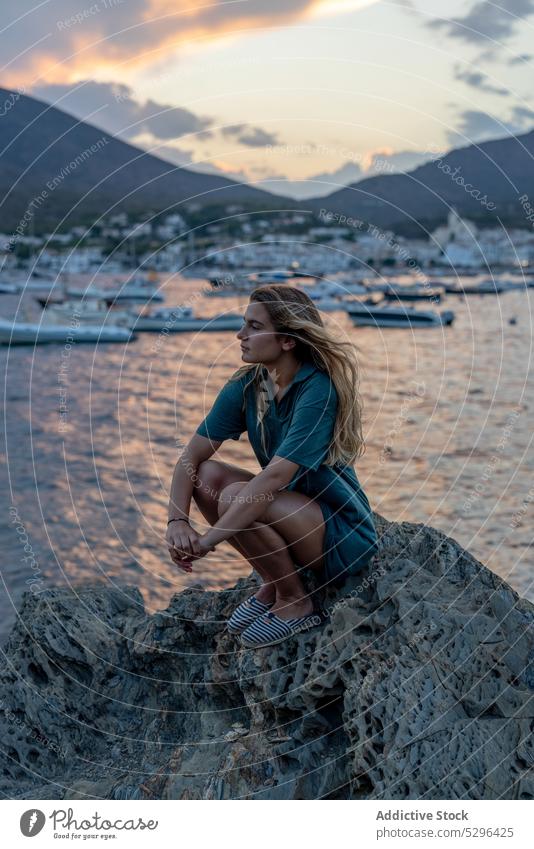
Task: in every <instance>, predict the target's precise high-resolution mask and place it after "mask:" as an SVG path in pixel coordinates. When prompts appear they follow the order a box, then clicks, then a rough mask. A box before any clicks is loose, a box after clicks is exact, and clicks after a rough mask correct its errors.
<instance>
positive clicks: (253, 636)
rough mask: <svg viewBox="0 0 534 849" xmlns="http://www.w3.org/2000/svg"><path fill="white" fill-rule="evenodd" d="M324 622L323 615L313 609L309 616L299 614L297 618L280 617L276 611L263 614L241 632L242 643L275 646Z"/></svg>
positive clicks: (256, 645) (256, 646) (255, 645)
mask: <svg viewBox="0 0 534 849" xmlns="http://www.w3.org/2000/svg"><path fill="white" fill-rule="evenodd" d="M321 622H322V618H321V616H320V615H319V614H318V613H317V612H316V611H312V612H311V613H308V614H307V616H299V617H297V618H295V619H280V617H279V616H277V615H276V613H265V614H264V615H263V616H258V617H257V618H256V619H255V620H254V622H253V623H252V625H249V626H248V628H246V629H245V630H244V631H243V633H242V634H241V643H242V644H243V645H244V646H245V648H250V649H252V648H260V647H261V646H274V645H276V643H281V642H282V641H283V640H287V638H288V637H292V636H293V635H294V634H300V633H301V632H302V631H309V629H310V628H315V626H316V625H320V624H321Z"/></svg>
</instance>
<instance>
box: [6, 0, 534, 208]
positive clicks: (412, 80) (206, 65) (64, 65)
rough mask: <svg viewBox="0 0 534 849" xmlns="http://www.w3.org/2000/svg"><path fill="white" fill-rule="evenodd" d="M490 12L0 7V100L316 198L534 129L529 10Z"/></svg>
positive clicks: (438, 7)
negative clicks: (43, 108) (33, 103)
mask: <svg viewBox="0 0 534 849" xmlns="http://www.w3.org/2000/svg"><path fill="white" fill-rule="evenodd" d="M503 5H504V4H503ZM506 7H507V8H506V10H504V8H502V7H499V6H498V5H495V4H493V3H490V2H486V0H480V2H472V0H448V2H447V3H445V2H443V0H441V2H437V0H413V2H412V0H404V2H403V0H397V2H376V0H346V2H343V0H339V2H329V0H322V2H321V0H310V2H306V0H294V2H292V0H228V2H215V3H209V2H200V1H199V0H94V2H91V0H81V2H80V0H74V2H72V0H69V1H67V0H49V1H48V2H40V3H37V2H28V0H4V2H3V3H2V11H3V16H2V17H3V24H2V30H1V34H0V39H1V45H0V46H1V55H2V59H3V62H4V65H3V74H2V85H3V86H4V87H5V88H18V89H20V90H23V91H24V92H25V93H27V94H30V95H34V96H36V97H39V98H41V99H43V100H46V101H47V102H50V103H53V104H54V105H56V106H58V107H59V108H62V109H64V110H65V111H68V112H71V113H72V114H74V115H76V116H78V117H80V118H83V119H85V120H87V121H89V122H91V123H93V124H95V125H97V126H99V127H101V128H103V129H105V130H107V131H111V132H113V133H115V134H116V135H118V136H119V137H120V138H122V139H123V140H125V141H129V142H131V143H133V144H136V145H138V146H141V147H144V148H146V149H149V150H151V151H152V152H154V153H156V154H159V155H160V156H163V157H164V158H167V159H170V160H171V161H174V162H178V163H180V164H191V165H192V166H193V167H195V168H196V169H197V170H203V171H212V172H216V173H220V172H225V173H228V174H229V175H230V176H235V177H237V178H239V179H246V180H247V181H250V182H253V183H259V184H260V185H263V186H264V187H265V188H271V189H272V190H273V191H276V192H279V193H282V192H283V193H288V194H293V195H295V196H305V195H306V194H308V195H310V194H315V195H319V194H326V193H328V192H330V191H333V190H334V189H335V188H336V187H337V186H339V185H343V184H345V183H347V182H351V181H353V182H354V181H355V180H357V179H359V178H361V176H362V175H365V174H367V173H372V171H373V168H374V163H376V160H377V158H378V160H379V161H381V164H382V166H383V164H384V162H386V164H389V163H390V164H391V167H392V168H405V169H406V170H409V169H410V168H412V167H415V165H416V164H417V163H418V162H420V161H422V160H423V159H424V158H428V156H429V151H431V150H436V149H440V150H445V149H448V148H450V147H453V146H465V145H467V144H469V143H471V142H473V141H481V140H485V139H488V138H498V137H502V136H505V135H507V134H508V133H510V132H516V133H517V132H527V131H528V130H530V129H533V128H534V88H533V86H532V79H533V70H534V59H533V57H532V56H531V55H530V54H531V51H532V52H533V53H534V47H533V45H534V0H507V2H506ZM444 14H447V16H449V17H447V18H443V17H442V16H443V15H444ZM425 152H426V154H425ZM282 179H283V180H288V181H297V184H296V185H295V182H293V183H282V182H279V181H280V180H282ZM306 181H308V182H306ZM299 184H300V185H299Z"/></svg>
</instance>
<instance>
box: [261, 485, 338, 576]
mask: <svg viewBox="0 0 534 849" xmlns="http://www.w3.org/2000/svg"><path fill="white" fill-rule="evenodd" d="M261 521H262V522H263V523H264V524H267V525H270V526H271V527H272V528H274V529H275V530H276V531H278V533H279V534H280V536H282V537H283V539H284V540H285V542H286V544H287V547H288V549H289V550H290V552H291V555H292V557H293V559H294V560H295V562H296V563H297V565H298V566H307V567H309V568H312V569H316V568H318V567H319V566H323V565H324V555H323V549H324V538H325V532H326V526H325V522H324V516H323V511H322V510H321V507H320V505H319V504H318V503H317V501H314V500H313V499H312V498H308V496H307V495H304V494H303V493H302V492H285V491H282V492H279V493H278V495H277V496H276V498H275V499H274V501H272V502H270V503H269V504H268V506H267V508H266V510H265V511H264V513H263V514H262V517H261Z"/></svg>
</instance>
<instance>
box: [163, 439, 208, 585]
mask: <svg viewBox="0 0 534 849" xmlns="http://www.w3.org/2000/svg"><path fill="white" fill-rule="evenodd" d="M220 445H221V443H220V442H214V441H213V440H209V439H206V438H205V437H204V436H199V435H198V434H194V435H193V437H192V438H191V440H190V441H189V443H188V445H187V446H186V448H185V449H184V451H183V453H182V454H181V456H180V457H179V459H178V462H177V463H176V466H175V468H174V473H173V476H172V483H171V492H170V496H169V510H168V515H169V524H168V525H167V532H166V534H165V539H166V541H167V545H168V547H169V554H170V556H171V560H172V561H173V563H175V564H176V565H177V566H179V567H180V568H181V569H183V570H184V571H185V572H191V571H192V568H191V559H193V557H203V556H204V555H205V554H207V552H208V551H210V550H211V548H209V547H208V546H206V545H204V544H202V543H201V541H200V540H201V537H200V535H199V534H198V533H197V531H195V529H194V528H192V527H191V526H190V525H189V510H190V507H191V496H192V494H193V486H194V483H195V480H196V478H195V475H196V473H197V471H198V467H199V466H200V463H201V462H203V460H207V459H208V458H209V457H211V455H212V454H214V453H215V451H216V450H217V449H218V448H219V447H220ZM182 519H185V520H186V521H179V520H182Z"/></svg>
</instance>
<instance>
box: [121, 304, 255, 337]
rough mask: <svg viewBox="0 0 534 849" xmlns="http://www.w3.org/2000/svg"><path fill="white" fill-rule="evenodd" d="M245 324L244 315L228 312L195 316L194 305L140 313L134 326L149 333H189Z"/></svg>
mask: <svg viewBox="0 0 534 849" xmlns="http://www.w3.org/2000/svg"><path fill="white" fill-rule="evenodd" d="M242 326H243V316H242V315H238V314H236V313H226V314H224V313H223V314H222V315H215V316H195V315H194V314H193V309H192V307H174V309H173V308H171V307H166V308H164V309H158V310H154V311H153V312H151V313H149V314H147V315H140V316H138V318H137V319H136V320H135V322H134V325H133V328H134V330H135V331H136V332H137V331H142V332H143V331H144V332H148V333H159V332H162V331H164V332H166V333H188V332H191V331H196V330H200V331H202V332H204V333H206V332H215V331H222V330H239V329H240V328H241V327H242Z"/></svg>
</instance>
